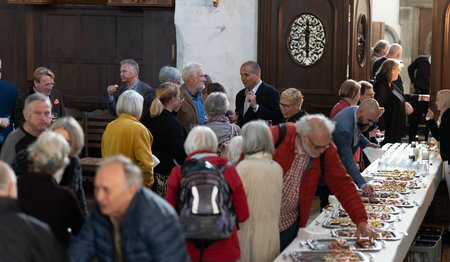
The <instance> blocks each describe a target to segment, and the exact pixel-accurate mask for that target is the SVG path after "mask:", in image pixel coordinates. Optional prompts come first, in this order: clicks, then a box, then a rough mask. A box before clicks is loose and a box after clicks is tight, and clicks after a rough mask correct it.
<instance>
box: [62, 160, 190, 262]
mask: <svg viewBox="0 0 450 262" xmlns="http://www.w3.org/2000/svg"><path fill="white" fill-rule="evenodd" d="M94 184H95V200H96V203H95V204H94V207H93V209H92V211H91V214H90V217H89V220H88V221H87V222H86V224H85V225H84V226H83V228H82V230H81V233H80V234H79V235H78V236H77V237H76V238H75V239H74V240H73V241H72V243H71V246H70V247H69V250H68V253H69V256H70V259H71V261H72V262H90V261H92V260H93V259H94V258H95V257H96V258H97V259H98V261H99V262H103V261H130V262H133V261H136V262H137V261H139V262H140V261H189V258H188V254H187V250H186V245H185V242H184V237H183V233H182V231H181V226H180V224H179V221H178V216H177V214H176V212H175V210H174V209H173V208H172V207H171V206H170V205H169V204H168V203H167V202H165V201H164V200H163V199H162V198H160V197H159V196H157V195H156V194H155V193H153V192H152V191H150V190H149V189H146V188H143V187H142V174H141V171H140V169H139V168H138V167H137V166H136V165H134V164H133V163H132V162H131V160H129V159H128V158H126V157H123V156H114V157H111V158H107V159H105V160H103V162H102V163H101V164H100V167H99V169H98V170H97V174H96V176H95V182H94Z"/></svg>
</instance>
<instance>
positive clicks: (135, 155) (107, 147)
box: [102, 90, 153, 188]
mask: <svg viewBox="0 0 450 262" xmlns="http://www.w3.org/2000/svg"><path fill="white" fill-rule="evenodd" d="M143 102H144V98H143V97H142V96H141V95H140V94H139V93H138V92H136V91H133V90H127V91H125V92H123V93H122V94H121V95H120V96H119V99H118V100H117V106H116V113H117V115H118V116H119V117H118V118H117V119H115V120H113V121H111V122H110V123H109V124H108V125H107V126H106V129H105V132H104V133H103V136H102V157H103V158H106V157H108V156H112V155H117V154H122V155H124V156H127V157H128V158H130V159H131V160H132V161H133V162H134V163H135V164H136V165H137V166H139V168H140V169H141V171H142V175H143V177H144V185H145V186H146V187H148V188H151V187H152V185H153V159H152V142H153V136H152V134H150V132H149V131H148V129H147V128H146V127H145V126H144V125H143V124H141V122H139V119H140V118H141V114H142V107H143Z"/></svg>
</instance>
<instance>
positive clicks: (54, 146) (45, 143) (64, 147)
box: [29, 131, 70, 175]
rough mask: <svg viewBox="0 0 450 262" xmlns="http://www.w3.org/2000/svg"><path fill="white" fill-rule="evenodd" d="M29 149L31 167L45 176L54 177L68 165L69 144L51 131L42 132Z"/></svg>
mask: <svg viewBox="0 0 450 262" xmlns="http://www.w3.org/2000/svg"><path fill="white" fill-rule="evenodd" d="M29 149H30V157H32V160H33V167H34V168H36V169H37V170H39V171H41V172H44V173H46V174H49V175H54V174H55V173H56V171H58V170H59V169H61V168H64V167H66V166H67V164H69V157H68V155H69V151H70V147H69V144H68V143H67V141H66V140H65V139H64V137H63V136H62V135H60V134H57V133H55V132H53V131H44V132H43V133H42V134H40V135H39V137H38V139H37V140H36V142H35V143H34V144H32V145H31V146H30V147H29Z"/></svg>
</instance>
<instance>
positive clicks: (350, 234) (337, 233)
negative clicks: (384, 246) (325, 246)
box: [331, 228, 403, 241]
mask: <svg viewBox="0 0 450 262" xmlns="http://www.w3.org/2000/svg"><path fill="white" fill-rule="evenodd" d="M375 232H376V234H377V235H376V237H375V238H376V239H378V240H389V241H396V240H400V239H402V237H403V235H402V234H401V233H400V232H397V231H394V230H389V229H375ZM331 235H332V236H334V237H339V238H346V239H347V238H354V239H356V229H347V228H345V229H344V228H340V229H333V230H331ZM362 237H367V236H364V235H363V236H362Z"/></svg>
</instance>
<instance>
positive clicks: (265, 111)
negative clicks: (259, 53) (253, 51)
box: [236, 61, 283, 127]
mask: <svg viewBox="0 0 450 262" xmlns="http://www.w3.org/2000/svg"><path fill="white" fill-rule="evenodd" d="M240 74H241V81H242V83H243V84H244V87H245V88H244V89H242V90H241V91H239V93H237V95H236V114H237V116H238V125H239V126H241V127H242V126H243V125H244V124H245V123H247V122H250V121H252V120H255V119H262V120H268V121H272V124H274V125H277V124H279V123H280V122H282V120H283V114H282V113H281V110H280V94H279V93H278V91H277V90H276V89H275V88H274V87H273V86H271V85H268V84H266V83H264V82H263V81H262V80H261V69H260V68H259V65H258V63H256V62H255V61H247V62H245V63H244V64H242V66H241V70H240Z"/></svg>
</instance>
